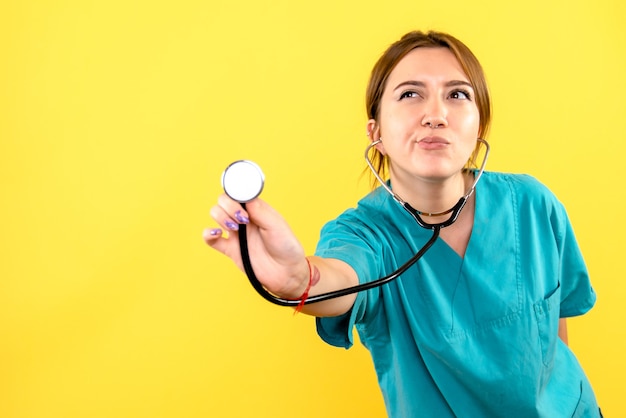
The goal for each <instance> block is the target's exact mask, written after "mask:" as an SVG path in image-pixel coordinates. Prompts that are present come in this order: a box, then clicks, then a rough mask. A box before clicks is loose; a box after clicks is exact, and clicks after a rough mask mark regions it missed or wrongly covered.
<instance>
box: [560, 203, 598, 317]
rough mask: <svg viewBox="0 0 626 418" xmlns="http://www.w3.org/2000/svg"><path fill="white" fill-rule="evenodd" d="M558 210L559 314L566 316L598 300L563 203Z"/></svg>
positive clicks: (575, 314) (583, 311)
mask: <svg viewBox="0 0 626 418" xmlns="http://www.w3.org/2000/svg"><path fill="white" fill-rule="evenodd" d="M555 213H556V215H557V217H558V218H559V224H560V228H559V233H558V235H557V245H558V247H559V255H560V266H559V267H560V283H561V310H560V317H561V318H566V317H571V316H578V315H582V314H584V313H586V312H587V311H589V310H590V309H591V308H592V307H593V305H594V304H595V302H596V293H595V292H594V290H593V287H592V286H591V281H590V279H589V273H588V271H587V266H586V265H585V261H584V259H583V255H582V253H581V251H580V247H579V246H578V242H577V241H576V237H575V235H574V229H573V227H572V224H571V222H570V220H569V218H568V216H567V213H566V211H565V208H564V207H563V205H561V204H560V203H559V205H558V208H557V210H556V211H555Z"/></svg>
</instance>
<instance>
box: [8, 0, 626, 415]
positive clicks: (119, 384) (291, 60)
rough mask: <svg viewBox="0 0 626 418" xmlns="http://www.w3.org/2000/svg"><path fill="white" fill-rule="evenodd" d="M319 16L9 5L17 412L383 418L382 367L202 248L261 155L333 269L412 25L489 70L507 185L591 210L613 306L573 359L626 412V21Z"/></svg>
mask: <svg viewBox="0 0 626 418" xmlns="http://www.w3.org/2000/svg"><path fill="white" fill-rule="evenodd" d="M307 3H308V4H306V3H303V2H298V1H287V0H282V1H273V2H259V1H253V0H241V1H233V2H230V1H215V0H213V1H205V0H196V1H192V0H179V1H175V2H171V1H157V2H153V1H147V0H136V1H128V0H124V1H122V0H112V1H99V2H97V1H84V0H54V1H52V0H51V1H43V0H42V1H35V0H30V1H8V2H6V1H5V2H3V3H2V4H1V5H0V60H1V61H0V95H1V96H0V186H1V189H0V228H1V229H0V231H1V240H0V257H1V262H0V416H2V417H10V418H27V417H28V418H31V417H36V418H41V417H55V418H56V417H59V418H61V417H63V418H74V417H76V418H78V417H81V418H83V417H90V418H100V417H128V418H131V417H132V418H138V417H151V418H153V417H187V418H194V417H208V416H211V417H252V416H254V417H274V418H275V417H292V416H299V417H302V418H305V417H325V416H337V417H338V416H342V417H343V416H348V417H352V416H354V417H357V416H359V417H361V416H382V415H383V413H384V412H383V411H384V410H383V406H382V399H381V396H380V394H379V392H378V388H377V386H376V382H375V377H374V374H373V371H372V367H371V364H370V360H369V357H368V355H367V353H366V352H365V350H364V349H362V348H361V347H357V348H355V349H353V350H349V351H344V350H341V349H333V348H331V347H328V346H326V345H324V344H323V343H322V342H321V341H320V340H319V339H318V337H317V336H316V334H315V331H314V327H313V320H312V319H311V318H309V317H305V316H303V315H300V316H297V317H295V318H294V317H293V316H292V314H291V310H289V309H283V308H278V307H275V306H273V305H269V304H268V303H266V302H264V301H263V300H261V299H260V298H259V297H258V296H256V295H255V294H254V292H253V290H252V288H251V287H250V286H249V285H248V284H247V282H246V280H245V278H244V276H243V275H242V274H240V273H239V272H238V271H236V269H235V268H234V267H233V266H232V265H231V264H230V262H229V261H228V260H226V259H224V258H222V257H220V256H219V255H218V254H216V253H213V252H210V251H209V250H208V249H207V248H205V246H204V244H203V242H202V239H201V231H202V229H203V228H204V227H205V226H210V225H212V222H211V220H210V218H209V215H208V210H209V207H210V206H212V205H213V203H214V201H215V197H216V196H217V194H218V193H219V192H220V187H219V176H220V173H221V171H222V170H223V168H224V167H225V166H226V165H227V164H228V163H230V162H231V161H232V160H234V159H239V158H249V159H253V160H255V161H257V162H258V163H259V164H261V165H262V166H263V168H264V170H265V173H266V176H267V185H266V190H265V192H264V198H265V199H267V200H269V201H270V202H272V203H273V204H274V205H275V206H276V207H277V208H278V209H279V210H281V211H282V212H283V213H284V214H285V215H286V217H287V218H288V219H289V220H290V221H291V223H292V226H293V228H294V229H295V230H296V231H297V233H298V234H299V235H300V236H301V238H302V240H303V242H304V244H305V246H306V248H307V249H308V251H309V252H312V251H313V249H314V245H315V242H316V238H317V234H318V231H319V228H320V227H321V226H322V224H323V223H324V222H325V221H326V220H328V219H329V218H331V217H333V216H335V215H336V214H338V213H339V212H340V211H342V210H343V209H344V208H346V207H348V206H351V205H353V204H354V203H355V201H356V200H357V199H358V197H359V196H361V195H362V194H363V193H364V192H365V190H366V189H367V184H366V183H367V182H366V181H360V180H359V174H360V171H361V169H362V168H363V162H362V161H361V155H362V151H363V147H364V145H365V141H366V137H365V125H364V124H365V120H366V119H365V116H364V110H363V108H364V106H363V96H364V88H365V82H366V79H367V76H368V72H369V69H370V68H371V66H372V65H373V63H374V61H375V60H376V58H377V57H378V55H379V54H380V53H381V52H382V50H383V49H384V48H385V47H386V46H387V45H388V44H389V43H391V42H392V41H394V40H395V39H396V38H397V37H398V36H400V35H401V34H403V33H404V32H406V31H408V30H410V29H414V28H422V29H429V28H435V29H441V30H445V31H449V32H452V33H454V34H456V35H458V36H459V37H460V38H461V39H463V40H464V41H465V42H466V43H467V44H468V45H469V46H470V47H471V48H473V50H474V51H475V52H476V54H477V55H478V56H479V58H480V59H481V60H482V62H483V64H484V66H485V69H486V71H487V74H488V78H489V82H490V85H491V89H492V92H493V99H494V103H495V122H494V126H493V129H492V132H491V136H490V139H491V142H492V160H491V161H490V163H489V168H490V169H491V170H504V171H513V172H527V173H530V174H533V175H535V176H536V177H538V178H539V179H541V180H542V181H543V182H544V183H546V184H547V185H548V186H549V187H551V188H552V190H553V191H554V192H555V193H556V194H557V195H558V196H559V197H560V198H561V200H562V201H564V203H565V204H566V206H567V207H568V209H569V212H570V215H571V218H572V221H573V223H574V226H575V228H576V231H577V234H578V238H579V240H580V245H581V246H582V248H583V250H584V253H585V255H586V259H587V261H588V265H589V269H590V271H591V274H592V277H593V281H594V285H595V288H596V290H597V292H598V295H599V298H598V304H597V306H596V308H595V309H594V310H593V311H592V312H591V313H590V314H589V315H587V316H585V317H582V318H580V319H574V320H570V342H571V346H572V347H573V348H574V350H575V351H576V353H577V355H578V356H579V358H580V361H581V362H582V363H583V365H584V367H585V368H586V370H587V372H588V374H589V376H590V379H591V381H592V383H593V385H594V387H595V389H596V391H597V395H598V398H599V401H600V402H601V404H602V406H603V408H604V410H605V412H607V413H608V415H609V416H615V417H617V416H626V407H625V406H624V402H623V395H624V386H623V383H621V382H622V380H623V376H624V375H626V362H625V360H624V353H625V352H626V334H625V331H624V329H625V328H624V321H623V319H624V311H623V305H624V300H625V299H626V285H625V281H624V278H623V274H622V268H621V267H620V264H621V260H622V258H623V257H624V255H623V254H624V240H625V238H624V237H626V226H625V225H624V222H623V220H622V219H623V218H622V215H623V213H624V211H625V210H626V207H625V192H624V189H625V187H624V170H623V164H624V161H625V158H626V157H625V152H626V141H625V139H626V134H625V129H624V121H625V120H626V106H625V105H624V92H625V91H626V77H624V74H626V58H625V57H626V54H625V51H626V32H625V30H624V29H623V21H624V18H625V17H626V9H625V6H624V3H623V2H622V1H621V0H597V1H591V0H588V1H557V2H550V1H544V0H529V1H526V2H523V3H520V2H506V1H501V0H487V1H484V2H475V4H468V3H469V2H467V1H464V0H450V1H446V2H418V1H400V0H389V1H386V2H381V1H371V0H365V1H360V2H350V3H349V4H341V2H337V1H335V0H317V1H314V2H307Z"/></svg>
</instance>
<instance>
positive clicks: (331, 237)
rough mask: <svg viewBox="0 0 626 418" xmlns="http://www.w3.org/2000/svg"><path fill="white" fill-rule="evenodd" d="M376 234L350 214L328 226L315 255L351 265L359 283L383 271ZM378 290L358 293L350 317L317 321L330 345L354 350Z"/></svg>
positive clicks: (319, 319) (349, 313)
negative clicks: (355, 335)
mask: <svg viewBox="0 0 626 418" xmlns="http://www.w3.org/2000/svg"><path fill="white" fill-rule="evenodd" d="M372 234H373V232H372V231H371V230H369V229H368V228H367V227H364V225H362V224H361V225H359V223H357V222H352V221H351V217H350V216H349V213H348V214H347V215H346V214H344V215H342V217H340V218H338V219H336V220H334V221H331V222H329V223H327V224H326V225H325V226H324V228H322V231H321V236H320V241H319V242H318V244H317V249H316V251H315V255H317V256H319V257H323V258H333V259H338V260H341V261H343V262H345V263H347V264H349V265H350V266H351V267H352V268H353V269H354V271H355V272H356V274H357V276H358V277H359V282H363V280H364V278H367V277H370V276H371V272H377V271H379V270H380V266H378V262H377V260H378V257H376V256H375V255H376V248H374V247H373V245H372V244H371V243H373V242H376V240H374V239H373V238H372ZM377 293H378V289H371V290H368V291H364V292H359V293H357V296H356V300H355V302H354V305H353V306H352V308H351V309H350V311H348V312H347V313H345V314H343V315H340V316H337V317H325V318H317V319H316V325H317V333H318V335H319V336H320V337H321V338H322V339H323V340H324V341H325V342H327V343H328V344H330V345H333V346H336V347H343V348H346V349H347V348H350V347H351V346H352V345H353V344H354V338H353V327H354V326H355V324H357V323H358V322H360V321H362V320H363V318H364V316H365V314H366V311H367V309H366V306H367V305H368V304H371V303H372V302H373V301H374V300H375V299H376V297H377Z"/></svg>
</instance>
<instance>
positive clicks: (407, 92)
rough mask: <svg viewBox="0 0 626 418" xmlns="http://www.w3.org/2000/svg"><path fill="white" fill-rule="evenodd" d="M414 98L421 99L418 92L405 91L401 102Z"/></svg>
mask: <svg viewBox="0 0 626 418" xmlns="http://www.w3.org/2000/svg"><path fill="white" fill-rule="evenodd" d="M412 97H419V94H417V92H416V91H413V90H407V91H403V92H402V94H401V95H400V100H402V99H408V98H412Z"/></svg>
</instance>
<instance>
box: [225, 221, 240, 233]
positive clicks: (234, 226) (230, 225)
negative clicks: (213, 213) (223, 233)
mask: <svg viewBox="0 0 626 418" xmlns="http://www.w3.org/2000/svg"><path fill="white" fill-rule="evenodd" d="M225 224H226V228H228V229H230V230H231V231H236V230H238V229H239V225H237V224H236V223H235V222H233V221H226V223H225Z"/></svg>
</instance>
